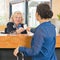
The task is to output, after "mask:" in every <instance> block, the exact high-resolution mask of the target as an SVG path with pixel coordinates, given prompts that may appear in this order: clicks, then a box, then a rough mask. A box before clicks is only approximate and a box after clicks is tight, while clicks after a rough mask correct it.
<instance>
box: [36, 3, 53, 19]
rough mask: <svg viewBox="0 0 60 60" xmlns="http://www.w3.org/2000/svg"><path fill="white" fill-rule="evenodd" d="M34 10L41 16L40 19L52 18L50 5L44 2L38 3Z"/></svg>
mask: <svg viewBox="0 0 60 60" xmlns="http://www.w3.org/2000/svg"><path fill="white" fill-rule="evenodd" d="M36 12H37V13H38V14H39V15H40V16H41V18H42V19H43V18H44V19H47V18H52V16H53V12H52V10H51V8H50V6H49V5H48V4H46V3H40V4H39V5H38V6H37V9H36Z"/></svg>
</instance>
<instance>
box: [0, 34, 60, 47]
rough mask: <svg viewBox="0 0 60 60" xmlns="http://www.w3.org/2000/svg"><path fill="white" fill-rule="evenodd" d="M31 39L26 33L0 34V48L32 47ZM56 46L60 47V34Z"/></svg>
mask: <svg viewBox="0 0 60 60" xmlns="http://www.w3.org/2000/svg"><path fill="white" fill-rule="evenodd" d="M31 39H32V36H28V35H26V34H19V35H6V36H0V48H16V47H18V46H25V47H30V44H31ZM56 48H60V35H59V36H56Z"/></svg>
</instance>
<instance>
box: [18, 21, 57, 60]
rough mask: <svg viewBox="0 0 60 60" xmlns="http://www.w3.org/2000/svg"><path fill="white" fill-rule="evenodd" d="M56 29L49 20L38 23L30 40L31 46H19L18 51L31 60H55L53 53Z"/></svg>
mask: <svg viewBox="0 0 60 60" xmlns="http://www.w3.org/2000/svg"><path fill="white" fill-rule="evenodd" d="M55 44H56V31H55V26H54V25H53V24H51V22H50V21H49V22H44V23H42V24H40V25H39V26H38V27H37V28H36V31H35V34H34V36H33V38H32V41H31V48H26V47H20V48H19V51H20V52H23V53H24V54H25V55H26V56H32V60H57V59H56V55H55Z"/></svg>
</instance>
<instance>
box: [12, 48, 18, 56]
mask: <svg viewBox="0 0 60 60" xmlns="http://www.w3.org/2000/svg"><path fill="white" fill-rule="evenodd" d="M17 54H18V48H16V49H15V50H14V52H13V55H14V56H17Z"/></svg>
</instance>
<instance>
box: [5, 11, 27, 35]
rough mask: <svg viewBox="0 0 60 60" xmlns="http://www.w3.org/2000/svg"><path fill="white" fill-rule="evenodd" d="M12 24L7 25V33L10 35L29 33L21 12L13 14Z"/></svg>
mask: <svg viewBox="0 0 60 60" xmlns="http://www.w3.org/2000/svg"><path fill="white" fill-rule="evenodd" d="M10 21H11V22H8V23H7V28H6V29H5V33H7V34H10V33H16V34H20V33H21V34H26V33H27V31H26V30H25V29H24V28H23V27H24V24H23V16H22V13H21V12H20V11H16V12H14V14H12V16H11V19H10Z"/></svg>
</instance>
